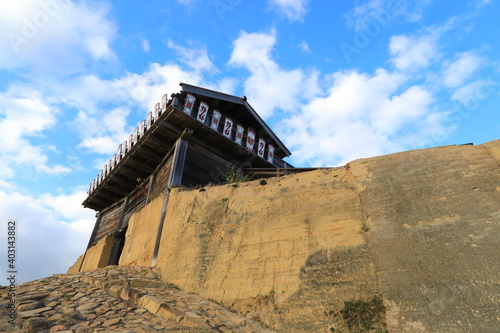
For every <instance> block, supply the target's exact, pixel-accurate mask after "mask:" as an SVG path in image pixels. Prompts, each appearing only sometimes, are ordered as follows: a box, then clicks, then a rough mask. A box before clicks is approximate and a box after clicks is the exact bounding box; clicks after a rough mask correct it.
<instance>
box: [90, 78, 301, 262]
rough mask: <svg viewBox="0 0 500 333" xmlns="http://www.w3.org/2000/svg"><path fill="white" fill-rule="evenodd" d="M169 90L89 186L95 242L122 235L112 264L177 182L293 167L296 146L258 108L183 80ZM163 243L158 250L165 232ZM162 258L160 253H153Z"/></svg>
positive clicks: (188, 184)
mask: <svg viewBox="0 0 500 333" xmlns="http://www.w3.org/2000/svg"><path fill="white" fill-rule="evenodd" d="M180 85H181V87H182V90H181V91H180V92H179V93H177V94H173V95H172V96H171V97H170V98H168V96H167V95H165V96H163V99H162V101H161V103H158V104H156V106H155V108H154V111H151V112H149V113H148V115H147V117H146V119H144V120H143V121H142V122H141V123H140V126H139V127H137V128H136V129H135V131H134V133H133V134H131V135H130V136H129V137H128V138H127V140H126V141H125V142H123V143H122V144H120V145H119V146H118V150H117V152H116V154H114V156H113V157H112V158H110V159H109V161H108V162H107V163H106V165H104V167H103V169H102V170H101V171H100V173H99V174H98V175H97V177H96V178H95V179H94V180H93V181H92V183H91V184H90V185H89V190H88V197H87V199H86V200H85V201H84V202H83V205H84V206H85V207H88V208H91V209H94V210H96V211H97V212H98V214H97V221H96V224H95V227H94V230H93V232H92V235H91V237H90V240H89V244H88V247H87V249H88V248H90V247H92V246H93V245H94V244H96V242H98V241H99V240H100V239H102V238H103V237H106V236H109V235H113V236H114V238H115V240H114V244H113V248H112V251H111V254H110V256H109V260H108V264H117V263H118V260H119V257H120V253H121V249H122V248H123V244H124V233H125V230H126V228H127V225H128V221H129V219H130V217H131V216H132V215H133V214H134V213H136V212H137V211H139V210H140V209H142V208H143V207H144V206H145V205H146V204H147V203H148V202H149V201H150V200H151V198H154V197H156V196H158V195H159V194H161V193H162V192H166V196H165V202H164V206H163V212H162V219H164V217H165V211H166V204H167V201H168V189H170V188H172V187H174V186H184V187H193V186H203V185H206V184H208V183H221V182H222V180H223V179H222V175H223V173H224V172H227V171H229V170H233V171H237V172H238V173H240V174H245V173H248V172H250V170H253V171H255V170H259V169H262V170H273V169H288V168H292V166H290V165H288V164H287V163H286V162H284V161H283V158H285V157H287V156H290V154H291V153H290V151H289V150H288V149H287V148H286V147H285V145H284V144H283V143H282V142H281V140H280V139H279V138H278V137H277V136H276V134H274V133H273V131H272V130H271V129H270V128H269V126H267V124H266V123H265V122H264V121H263V120H262V119H261V118H260V117H259V115H258V114H257V112H255V110H254V109H253V108H252V107H251V106H250V104H249V103H248V102H247V100H246V97H243V98H240V97H236V96H232V95H228V94H224V93H220V92H216V91H213V90H208V89H204V88H200V87H197V86H193V85H189V84H185V83H181V84H180ZM162 226H163V221H160V230H158V238H157V243H156V249H155V256H156V255H157V251H158V247H159V242H160V239H159V235H161V229H162ZM153 258H154V259H153V260H155V257H153Z"/></svg>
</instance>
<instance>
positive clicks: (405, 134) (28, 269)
mask: <svg viewBox="0 0 500 333" xmlns="http://www.w3.org/2000/svg"><path fill="white" fill-rule="evenodd" d="M19 3H21V4H19ZM499 14H500V5H499V4H498V1H494V0H468V1H433V0H423V1H419V2H414V1H406V0H402V1H397V0H360V1H354V2H349V1H312V0H309V1H308V0H260V1H250V0H210V1H208V0H207V1H205V0H161V1H160V0H150V1H147V2H138V1H132V0H120V1H118V0H116V1H115V0H96V1H90V0H80V1H76V0H75V1H71V0H23V1H22V2H21V1H17V2H5V1H4V2H2V3H1V4H0V50H1V52H0V129H1V131H0V132H1V136H0V221H2V222H1V223H0V225H3V226H4V227H2V228H3V230H0V241H1V242H2V243H1V244H4V245H1V244H0V246H1V247H2V248H1V249H0V255H3V257H4V258H6V254H5V241H6V231H7V226H6V225H7V221H8V220H9V219H16V220H17V221H18V231H17V233H18V244H17V246H18V270H19V280H20V281H21V282H23V281H28V280H32V279H35V278H40V277H44V276H48V275H51V274H54V273H62V272H65V271H66V270H67V268H68V267H69V266H70V265H71V264H72V263H73V262H74V261H75V260H76V258H77V257H78V256H79V255H80V254H82V253H83V251H84V249H85V247H86V244H87V241H88V238H89V235H90V232H91V229H92V227H93V224H94V222H95V219H94V214H95V212H93V211H91V210H88V209H83V208H82V206H81V203H82V202H83V200H84V199H85V197H86V189H87V186H88V183H89V182H90V181H91V180H92V179H93V178H94V177H95V175H96V174H97V172H98V171H99V170H100V169H101V167H102V166H103V165H104V163H105V162H106V161H107V160H108V159H109V158H110V156H111V155H112V154H113V153H114V152H115V151H116V148H117V146H118V144H119V143H121V142H123V141H124V140H125V138H126V137H127V136H128V134H129V133H131V132H132V131H133V129H134V128H135V127H136V126H137V125H138V124H139V122H140V121H141V120H142V119H143V118H144V117H145V115H146V114H147V112H148V111H149V110H151V109H152V108H153V107H154V104H155V103H156V102H158V101H159V100H160V99H161V97H162V96H163V94H165V93H168V94H169V95H170V94H171V93H175V92H178V91H179V90H180V87H179V85H178V84H179V82H186V83H191V84H195V85H200V86H204V87H208V88H212V89H215V90H220V91H223V92H227V93H231V94H234V95H238V96H243V95H246V96H247V97H248V101H249V103H250V104H251V105H252V106H253V107H254V108H255V109H256V110H257V112H258V113H259V114H260V115H261V116H262V117H263V118H264V119H265V120H266V121H267V122H268V123H269V124H270V126H271V128H273V130H274V131H275V132H276V134H277V135H278V136H279V137H280V138H281V139H282V141H283V142H284V143H285V145H287V146H288V148H289V149H290V150H291V151H292V154H293V155H292V157H291V158H290V159H289V162H290V163H292V164H294V165H295V166H339V165H343V164H345V163H347V162H349V161H351V160H354V159H357V158H363V157H370V156H377V155H382V154H389V153H394V152H399V151H404V150H410V149H418V148H427V147H434V146H441V145H448V144H462V143H468V142H473V143H474V144H481V143H484V142H487V141H490V140H496V139H499V138H500V135H499V134H498V131H497V129H498V125H497V124H498V122H499V120H500V115H499V110H500V93H499V91H500V63H499V60H500V39H499V38H498V36H497V34H498V30H499V23H498V15H499ZM1 258H2V257H0V268H1V270H2V272H3V271H5V261H6V260H2V259H1ZM0 278H1V277H0ZM5 283H6V282H5V281H0V284H5Z"/></svg>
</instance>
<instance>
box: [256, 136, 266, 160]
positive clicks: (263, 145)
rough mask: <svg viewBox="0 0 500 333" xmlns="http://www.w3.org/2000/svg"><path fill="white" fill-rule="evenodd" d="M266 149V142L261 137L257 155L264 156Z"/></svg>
mask: <svg viewBox="0 0 500 333" xmlns="http://www.w3.org/2000/svg"><path fill="white" fill-rule="evenodd" d="M265 150H266V142H265V141H264V140H262V139H259V147H258V148H257V155H258V156H259V157H262V158H264V151H265Z"/></svg>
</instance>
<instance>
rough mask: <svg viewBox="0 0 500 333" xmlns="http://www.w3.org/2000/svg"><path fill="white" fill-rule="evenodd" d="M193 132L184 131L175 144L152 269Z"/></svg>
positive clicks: (179, 183)
mask: <svg viewBox="0 0 500 333" xmlns="http://www.w3.org/2000/svg"><path fill="white" fill-rule="evenodd" d="M192 133H193V132H192V131H191V130H188V129H186V130H184V132H183V133H182V135H181V137H180V138H179V139H178V140H177V142H176V143H175V150H174V156H173V162H172V169H171V170H170V175H169V177H168V183H167V188H166V189H165V198H164V199H163V206H162V209H161V216H160V224H159V226H158V233H157V235H156V242H155V249H154V252H153V260H152V261H151V267H154V266H156V261H157V260H158V252H159V251H160V242H161V234H162V232H163V224H164V222H165V216H166V215H167V205H168V197H169V196H170V189H171V188H172V186H174V185H181V182H182V174H183V171H184V162H185V160H186V153H187V147H188V140H189V138H190V137H191V134H192Z"/></svg>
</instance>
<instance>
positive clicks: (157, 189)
mask: <svg viewBox="0 0 500 333" xmlns="http://www.w3.org/2000/svg"><path fill="white" fill-rule="evenodd" d="M172 161H173V158H172V156H171V157H170V158H169V159H168V160H167V162H166V163H165V165H164V166H163V167H161V169H160V170H158V173H157V174H156V179H155V182H154V185H153V190H152V191H151V194H150V198H149V201H151V200H152V199H153V198H155V197H157V196H158V195H159V194H160V193H161V192H163V191H164V190H165V188H166V187H167V185H168V178H169V176H170V170H171V169H172Z"/></svg>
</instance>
